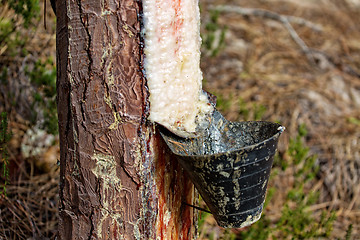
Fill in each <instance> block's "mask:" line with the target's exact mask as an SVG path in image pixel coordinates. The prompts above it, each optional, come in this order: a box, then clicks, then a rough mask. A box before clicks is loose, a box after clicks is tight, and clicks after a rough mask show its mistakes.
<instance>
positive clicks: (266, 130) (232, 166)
mask: <svg viewBox="0 0 360 240" xmlns="http://www.w3.org/2000/svg"><path fill="white" fill-rule="evenodd" d="M205 129H206V130H205V131H204V132H203V134H202V135H201V136H200V137H197V138H181V137H178V136H176V135H174V134H172V133H171V132H168V131H162V133H161V134H162V136H163V138H164V139H165V141H166V143H167V145H168V146H169V148H170V149H171V150H172V152H173V153H174V154H175V155H176V156H177V158H178V160H179V161H180V163H181V165H182V166H183V167H184V168H185V170H186V171H187V172H188V174H189V176H190V178H191V180H192V181H193V183H194V184H195V186H196V188H197V189H198V191H199V193H200V195H201V196H202V198H203V199H204V201H205V202H206V204H207V205H208V207H209V209H210V211H211V213H212V214H213V215H214V217H215V219H216V221H217V223H218V224H219V225H220V226H221V227H224V228H242V227H245V226H248V225H250V224H252V223H254V222H256V221H257V220H258V219H260V216H261V212H262V208H263V204H264V200H265V195H266V188H267V183H268V179H269V175H270V170H271V167H272V163H273V158H274V154H275V152H276V148H277V143H278V139H279V136H280V134H281V133H282V132H283V131H284V129H285V128H284V127H282V126H281V125H279V124H277V123H271V122H264V121H253V122H229V121H227V120H226V119H225V118H224V117H223V116H222V115H221V114H220V113H219V112H217V111H214V113H213V115H212V116H211V118H210V119H209V126H207V127H206V128H205Z"/></svg>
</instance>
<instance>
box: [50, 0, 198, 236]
mask: <svg viewBox="0 0 360 240" xmlns="http://www.w3.org/2000/svg"><path fill="white" fill-rule="evenodd" d="M56 4H57V5H56V12H57V69H58V82H57V89H58V113H59V131H60V148H61V159H60V168H61V180H60V222H59V238H60V239H126V240H128V239H129V240H130V239H193V238H194V237H195V236H196V229H195V227H194V221H195V222H196V219H195V218H196V214H194V209H192V208H190V207H189V206H185V205H182V204H181V203H182V202H187V203H193V202H194V199H195V198H194V195H195V193H194V188H193V185H192V184H191V182H190V180H188V179H187V178H186V176H185V175H184V172H183V170H182V169H181V168H180V166H179V165H178V163H177V162H176V161H175V160H173V158H172V157H171V155H170V153H169V152H168V150H167V148H166V146H165V143H164V142H163V140H162V139H161V137H160V135H159V134H158V133H157V130H156V128H155V127H154V126H153V125H152V124H151V123H149V122H147V121H146V118H147V109H148V107H149V106H148V101H147V98H148V92H147V90H146V79H145V78H144V76H143V74H142V69H141V64H142V54H141V51H142V49H141V38H140V20H139V14H140V13H141V12H140V11H141V2H137V1H134V0H123V1H120V0H114V1H88V0H83V1H80V0H78V1H74V0H67V1H56Z"/></svg>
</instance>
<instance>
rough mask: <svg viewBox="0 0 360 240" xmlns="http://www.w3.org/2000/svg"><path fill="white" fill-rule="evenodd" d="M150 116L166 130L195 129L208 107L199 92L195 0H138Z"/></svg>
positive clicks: (197, 13) (189, 130) (207, 111)
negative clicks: (141, 1)
mask: <svg viewBox="0 0 360 240" xmlns="http://www.w3.org/2000/svg"><path fill="white" fill-rule="evenodd" d="M143 13H144V32H143V34H144V39H145V48H144V53H145V65H144V67H145V72H146V78H147V81H148V87H149V91H150V116H149V119H150V120H152V121H154V122H157V123H159V124H161V125H163V126H165V127H167V128H168V129H170V130H171V131H173V132H175V133H177V134H179V135H186V133H191V132H195V130H196V127H197V126H198V125H199V123H200V122H201V121H202V120H203V118H204V116H205V115H206V114H207V113H209V112H210V111H211V109H212V107H211V106H210V104H209V103H208V100H207V97H206V95H205V94H204V93H203V92H202V84H201V82H202V73H201V70H200V44H201V38H200V13H199V7H198V1H194V0H161V1H159V0H157V1H151V0H143Z"/></svg>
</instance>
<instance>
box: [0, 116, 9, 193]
mask: <svg viewBox="0 0 360 240" xmlns="http://www.w3.org/2000/svg"><path fill="white" fill-rule="evenodd" d="M10 139H11V133H10V131H9V130H8V119H7V113H6V112H2V113H1V115H0V164H1V174H0V176H1V178H2V179H3V183H2V184H1V185H2V186H1V190H0V195H5V196H6V186H7V185H8V184H9V153H8V149H7V148H8V147H7V144H8V142H9V141H10Z"/></svg>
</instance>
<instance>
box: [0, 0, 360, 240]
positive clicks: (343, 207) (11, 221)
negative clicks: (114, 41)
mask: <svg viewBox="0 0 360 240" xmlns="http://www.w3.org/2000/svg"><path fill="white" fill-rule="evenodd" d="M349 2H355V1H348V2H346V1H345V0H318V1H315V0H302V1H300V0H271V1H262V0H251V1H249V0H247V1H245V0H233V1H223V0H202V1H201V9H202V19H203V20H202V26H203V28H204V29H203V37H206V35H209V30H206V29H205V25H206V23H209V22H210V21H211V20H210V19H211V14H210V9H212V8H213V7H215V6H218V5H225V6H238V7H240V6H241V7H242V10H244V8H252V9H254V8H256V9H267V10H270V11H272V12H275V13H277V14H282V15H287V16H296V17H300V18H302V19H306V20H308V21H309V22H310V23H309V22H306V23H304V22H299V21H298V20H293V19H292V20H291V19H290V20H291V21H290V23H291V25H292V27H293V28H290V30H289V28H286V25H285V24H284V23H283V22H281V21H279V19H274V18H271V16H269V14H268V15H266V16H259V15H257V14H259V11H257V12H254V11H252V13H251V14H249V15H244V14H243V13H239V12H238V13H234V12H229V10H228V9H225V10H224V11H222V12H221V13H220V14H219V17H218V19H217V22H216V24H215V25H216V28H215V30H214V33H215V35H214V36H215V45H216V41H218V40H219V38H221V37H219V36H221V29H224V28H226V30H225V38H224V44H223V45H222V46H221V48H220V49H219V52H218V54H217V55H216V56H211V52H212V50H208V49H205V47H204V49H203V57H202V69H203V75H204V79H205V81H204V88H205V89H206V90H207V91H209V92H212V93H215V94H216V95H217V96H218V97H219V101H221V103H219V105H220V106H219V107H220V109H221V110H222V111H223V113H224V115H225V116H226V117H227V118H228V119H229V120H244V118H245V116H246V117H247V119H249V120H252V119H254V118H257V116H256V113H257V112H259V109H258V107H259V106H261V109H263V113H262V114H261V119H263V120H270V121H278V122H281V124H283V125H284V126H285V127H286V131H285V133H284V134H283V136H282V137H281V139H280V144H279V153H280V156H281V157H282V159H284V160H285V161H286V159H288V158H289V156H287V148H288V146H289V142H290V139H293V138H294V137H296V135H297V133H298V127H299V126H300V125H302V124H305V125H306V128H307V130H308V134H307V136H306V145H307V146H309V147H310V153H309V154H310V155H311V154H316V156H317V158H316V161H315V165H316V166H319V169H320V170H319V173H318V174H317V176H316V179H315V180H313V181H312V182H311V186H308V188H309V189H307V190H306V191H316V192H319V199H318V201H317V202H316V203H314V204H313V205H312V206H311V207H310V208H309V209H308V211H311V212H312V214H313V215H314V216H315V218H316V216H319V215H320V213H321V211H323V210H325V211H333V212H335V213H336V220H335V222H334V226H333V228H334V230H333V231H332V235H331V238H332V239H337V238H339V239H344V237H345V234H346V231H347V229H348V227H349V225H350V224H352V225H353V229H352V236H353V238H352V239H356V237H355V236H360V184H359V178H360V18H359V17H358V16H360V5H359V6H358V7H355V6H353V5H350V4H349ZM230 9H235V8H230ZM261 13H262V12H261V11H260V14H261ZM2 14H3V15H2V16H4V15H6V14H5V13H4V12H3V13H2ZM9 14H11V13H9ZM9 16H11V15H9ZM47 16H48V18H47V22H48V23H47V25H48V26H47V29H46V30H45V29H44V27H43V25H42V22H41V21H39V23H38V26H37V28H36V30H35V31H34V29H32V30H31V31H30V32H27V33H24V34H26V35H27V36H28V37H29V39H30V40H29V41H28V43H27V44H28V45H29V46H31V48H27V49H28V53H27V55H26V56H22V57H14V56H11V55H7V54H6V51H3V50H1V55H0V63H1V65H2V66H6V67H7V68H8V76H10V79H11V82H9V86H7V88H12V91H13V92H14V93H15V95H16V94H17V95H16V96H15V97H16V98H15V99H16V101H17V102H18V103H19V104H17V105H16V106H17V107H16V108H12V107H11V106H10V105H9V103H8V99H7V98H6V96H7V94H6V91H8V89H7V90H6V88H4V86H3V85H1V86H2V88H0V90H1V92H0V93H1V94H0V100H1V106H0V110H4V109H5V110H7V111H8V112H10V115H9V118H10V123H9V128H10V130H11V131H12V133H13V136H12V139H11V141H10V142H9V156H10V160H11V165H10V170H11V172H10V175H11V184H10V185H9V186H8V187H7V193H8V195H7V197H2V198H0V239H6V238H7V236H12V238H11V239H26V238H28V239H44V238H42V237H41V236H43V237H45V236H46V237H49V238H54V236H55V233H56V226H57V199H58V194H57V188H58V180H59V176H58V174H59V171H58V169H57V167H56V159H58V146H57V145H56V144H55V146H51V145H49V144H45V143H44V142H46V141H48V139H51V141H53V142H54V141H55V142H56V138H55V140H54V139H52V138H51V136H48V135H43V136H40V137H39V138H38V139H35V140H34V139H32V140H31V139H26V136H29V135H31V133H30V134H29V132H28V133H27V131H28V130H29V128H30V123H29V121H28V119H27V118H28V116H29V113H28V110H27V106H28V99H29V96H28V95H27V94H29V93H28V92H27V90H26V89H24V87H25V88H26V86H27V85H26V84H28V83H27V82H28V79H27V78H28V77H27V76H26V74H24V72H25V71H26V70H25V67H24V66H25V65H31V64H32V65H33V64H34V62H35V61H36V60H37V59H46V58H49V57H51V58H52V59H55V34H54V32H55V23H54V20H53V18H54V16H53V14H52V13H50V10H49V11H48V14H47ZM278 16H279V15H275V18H277V17H278ZM280 20H281V19H280ZM292 30H294V31H296V33H297V35H294V32H290V31H292ZM291 33H292V34H293V35H291ZM296 37H298V38H296ZM301 40H302V41H303V42H302V41H301ZM304 50H306V51H307V52H304ZM1 86H0V87H1ZM14 89H15V90H14ZM21 89H22V90H21ZM3 103H4V104H3ZM254 106H257V107H254ZM9 110H10V111H9ZM39 143H40V144H43V145H44V146H39ZM24 144H27V145H30V146H32V145H33V147H31V148H33V149H37V148H41V149H42V150H39V154H37V156H36V157H27V158H25V157H24V155H23V154H22V151H21V148H23V147H24ZM49 146H51V147H49ZM44 162H49V163H47V164H44ZM40 165H42V166H40ZM44 165H46V166H50V167H44ZM49 169H50V170H49ZM293 181H294V176H293V171H292V168H287V170H285V171H280V173H279V174H277V175H276V176H275V177H274V178H273V179H272V181H271V182H270V185H271V187H275V189H276V194H275V196H274V197H273V198H272V200H271V202H270V203H269V205H268V207H267V208H266V209H265V210H264V211H266V214H267V216H268V217H269V219H271V220H272V221H274V222H276V221H277V219H279V217H280V215H281V208H282V206H283V203H284V201H283V199H284V198H285V196H284V195H285V194H286V192H287V190H288V189H289V187H291V184H292V182H293ZM202 229H207V230H206V231H212V232H215V233H216V234H213V238H212V239H218V238H217V237H216V236H220V235H221V234H217V233H221V232H222V230H221V229H219V228H217V227H216V225H215V223H214V221H213V220H212V219H211V217H208V219H206V221H205V228H202ZM201 231H205V230H201ZM200 234H201V239H210V238H209V237H208V236H209V234H208V233H204V232H200ZM31 237H32V238H31Z"/></svg>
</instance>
